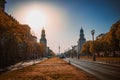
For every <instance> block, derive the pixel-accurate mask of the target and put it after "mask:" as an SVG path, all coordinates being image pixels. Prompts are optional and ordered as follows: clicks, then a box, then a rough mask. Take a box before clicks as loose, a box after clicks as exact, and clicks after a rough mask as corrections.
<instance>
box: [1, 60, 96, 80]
mask: <svg viewBox="0 0 120 80" xmlns="http://www.w3.org/2000/svg"><path fill="white" fill-rule="evenodd" d="M0 80H96V79H95V78H94V77H93V76H92V75H90V74H88V73H86V72H84V71H82V70H80V69H78V68H76V67H74V66H72V65H69V64H68V63H67V62H65V61H64V60H62V59H59V58H51V59H47V60H44V61H43V62H40V63H37V64H35V65H31V66H28V67H24V68H22V69H18V70H14V71H10V72H6V73H3V74H1V75H0Z"/></svg>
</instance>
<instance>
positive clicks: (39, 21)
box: [25, 10, 47, 27]
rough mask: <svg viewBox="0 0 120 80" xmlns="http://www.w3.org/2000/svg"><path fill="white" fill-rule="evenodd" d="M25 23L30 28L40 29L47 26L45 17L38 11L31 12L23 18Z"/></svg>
mask: <svg viewBox="0 0 120 80" xmlns="http://www.w3.org/2000/svg"><path fill="white" fill-rule="evenodd" d="M25 20H26V23H27V24H28V25H29V26H31V27H40V26H45V25H46V24H47V18H46V15H45V14H43V13H42V12H40V11H39V10H31V11H29V12H28V13H27V16H26V18H25Z"/></svg>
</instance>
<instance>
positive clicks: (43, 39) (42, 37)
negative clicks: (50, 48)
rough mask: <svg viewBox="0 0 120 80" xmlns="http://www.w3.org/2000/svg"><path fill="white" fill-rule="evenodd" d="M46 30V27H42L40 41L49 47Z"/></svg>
mask: <svg viewBox="0 0 120 80" xmlns="http://www.w3.org/2000/svg"><path fill="white" fill-rule="evenodd" d="M45 36H46V35H45V30H44V28H43V29H42V32H41V39H40V43H42V44H43V45H44V46H45V47H47V40H46V38H45Z"/></svg>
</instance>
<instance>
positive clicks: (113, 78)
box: [64, 58, 120, 80]
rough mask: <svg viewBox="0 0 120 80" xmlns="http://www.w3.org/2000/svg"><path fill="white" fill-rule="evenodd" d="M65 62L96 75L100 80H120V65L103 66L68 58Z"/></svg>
mask: <svg viewBox="0 0 120 80" xmlns="http://www.w3.org/2000/svg"><path fill="white" fill-rule="evenodd" d="M64 60H65V61H67V62H70V63H71V64H72V65H74V66H76V67H78V68H80V69H82V70H84V71H86V72H88V73H90V74H92V75H94V76H95V77H96V78H97V79H98V80H120V66H119V65H110V64H103V63H98V62H93V61H85V60H80V59H79V60H78V59H75V58H74V59H72V58H70V59H69V58H66V59H64Z"/></svg>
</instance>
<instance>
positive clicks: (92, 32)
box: [91, 30, 96, 61]
mask: <svg viewBox="0 0 120 80" xmlns="http://www.w3.org/2000/svg"><path fill="white" fill-rule="evenodd" d="M94 33H95V30H92V31H91V34H92V38H93V61H96V58H95V50H94Z"/></svg>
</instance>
